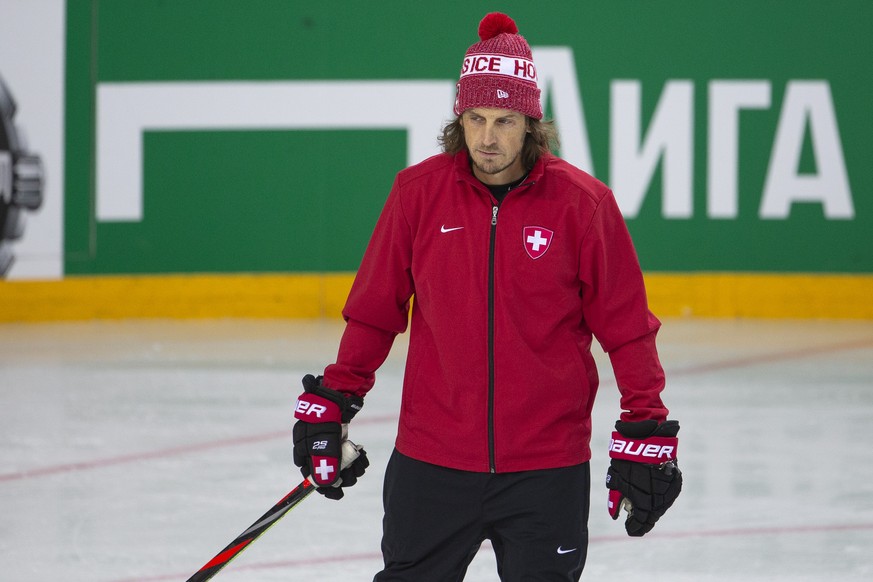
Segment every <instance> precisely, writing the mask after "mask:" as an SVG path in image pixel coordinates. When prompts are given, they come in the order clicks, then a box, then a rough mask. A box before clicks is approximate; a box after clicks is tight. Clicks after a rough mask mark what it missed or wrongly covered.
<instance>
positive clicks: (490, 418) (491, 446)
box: [488, 203, 500, 473]
mask: <svg viewBox="0 0 873 582" xmlns="http://www.w3.org/2000/svg"><path fill="white" fill-rule="evenodd" d="M499 209H500V203H494V204H492V206H491V247H490V249H489V251H488V467H489V469H490V471H491V472H492V473H495V472H496V468H495V466H494V255H495V252H494V244H495V243H496V241H497V211H498V210H499Z"/></svg>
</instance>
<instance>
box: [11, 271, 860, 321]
mask: <svg viewBox="0 0 873 582" xmlns="http://www.w3.org/2000/svg"><path fill="white" fill-rule="evenodd" d="M353 278H354V275H353V274H351V273H338V274H227V275H221V274H203V275H144V276H99V277H92V276H88V277H68V278H66V279H63V280H58V281H3V282H0V322H36V321H66V320H84V319H128V318H174V319H175V318H178V319H194V318H223V317H241V318H301V319H314V318H321V317H328V318H338V317H340V311H341V309H342V306H343V304H344V302H345V298H346V295H347V294H348V291H349V288H350V287H351V283H352V280H353ZM646 284H647V288H648V292H649V302H650V304H651V307H652V310H653V311H654V312H655V313H656V314H657V315H658V316H659V317H675V316H698V317H750V318H759V317H760V318H769V317H773V318H835V319H836V318H839V319H873V275H866V274H865V275H843V274H836V275H821V274H757V273H647V274H646Z"/></svg>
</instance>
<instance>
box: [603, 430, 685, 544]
mask: <svg viewBox="0 0 873 582" xmlns="http://www.w3.org/2000/svg"><path fill="white" fill-rule="evenodd" d="M678 432H679V423H678V422H677V421H675V420H668V421H666V422H664V423H663V424H660V425H659V424H658V423H657V422H656V421H654V420H647V421H643V422H622V421H618V422H616V423H615V432H613V433H612V441H611V442H610V445H609V456H610V457H611V458H612V461H610V466H609V469H608V471H607V474H606V487H607V488H608V489H609V507H608V509H609V515H610V516H611V517H612V519H618V516H619V513H620V511H621V509H622V508H624V509H625V510H626V511H627V513H628V515H627V519H626V520H625V529H626V530H627V533H628V535H629V536H642V535H645V534H647V533H648V532H650V531H651V530H652V528H653V527H655V522H657V521H658V519H659V518H660V517H661V516H662V515H664V513H665V512H666V511H667V509H669V508H670V506H671V505H673V502H674V501H676V498H677V497H679V493H680V491H682V471H680V470H679V466H678V465H677V461H676V450H677V448H678V444H679V440H678V439H677V438H676V435H677V433H678Z"/></svg>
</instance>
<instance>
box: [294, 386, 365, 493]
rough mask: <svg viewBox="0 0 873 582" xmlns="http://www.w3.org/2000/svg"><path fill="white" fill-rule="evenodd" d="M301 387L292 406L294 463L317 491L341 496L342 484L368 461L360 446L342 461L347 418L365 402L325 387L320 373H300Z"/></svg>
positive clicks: (352, 480) (361, 471) (346, 484)
mask: <svg viewBox="0 0 873 582" xmlns="http://www.w3.org/2000/svg"><path fill="white" fill-rule="evenodd" d="M303 390H304V392H303V394H301V395H300V397H299V398H298V399H297V406H296V407H295V410H294V418H296V419H297V422H296V423H295V424H294V464H295V465H297V466H298V467H300V472H301V473H302V474H303V476H304V477H306V478H308V479H309V480H310V481H311V482H312V484H313V485H315V486H316V487H317V491H318V492H319V493H321V494H323V495H324V496H325V497H328V498H330V499H340V498H342V496H343V490H342V488H343V487H351V486H352V485H354V484H355V483H357V481H358V477H360V476H361V475H363V474H364V471H365V470H366V469H367V467H368V466H369V465H370V461H368V460H367V453H366V451H364V449H363V448H360V447H354V448H355V450H356V452H357V458H355V459H354V460H353V461H351V462H349V461H348V459H346V461H347V462H346V463H343V462H342V459H343V442H344V441H347V440H348V434H347V433H348V422H349V421H350V420H351V419H352V418H354V416H355V414H357V413H358V411H359V410H360V409H361V407H362V406H363V405H364V399H363V398H361V397H360V396H354V395H350V394H343V393H342V392H337V391H336V390H332V389H330V388H327V387H325V386H323V385H322V383H321V376H319V377H318V378H316V377H315V376H313V375H312V374H307V375H306V376H304V377H303ZM347 449H348V447H347ZM348 450H351V449H348Z"/></svg>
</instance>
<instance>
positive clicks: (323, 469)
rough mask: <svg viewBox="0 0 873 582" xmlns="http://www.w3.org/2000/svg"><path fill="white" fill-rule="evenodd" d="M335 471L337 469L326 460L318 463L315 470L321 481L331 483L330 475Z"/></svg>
mask: <svg viewBox="0 0 873 582" xmlns="http://www.w3.org/2000/svg"><path fill="white" fill-rule="evenodd" d="M335 470H336V469H334V468H333V467H332V466H331V465H330V464H328V462H327V460H326V459H321V460H320V461H319V462H318V466H317V467H316V468H315V472H316V473H318V477H319V481H330V474H331V473H333V472H334V471H335Z"/></svg>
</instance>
